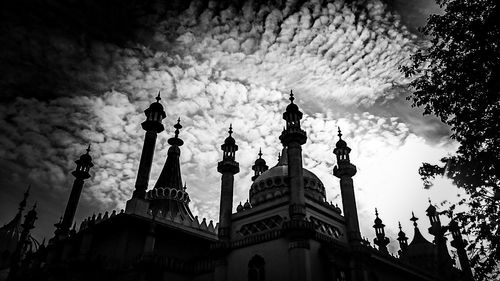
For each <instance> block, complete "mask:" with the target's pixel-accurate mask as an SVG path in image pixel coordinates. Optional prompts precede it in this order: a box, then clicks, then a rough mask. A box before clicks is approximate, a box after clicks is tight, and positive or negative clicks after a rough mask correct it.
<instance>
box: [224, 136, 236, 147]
mask: <svg viewBox="0 0 500 281" xmlns="http://www.w3.org/2000/svg"><path fill="white" fill-rule="evenodd" d="M224 144H225V145H235V144H236V141H235V140H234V138H233V137H232V136H229V137H227V138H226V139H225V140H224Z"/></svg>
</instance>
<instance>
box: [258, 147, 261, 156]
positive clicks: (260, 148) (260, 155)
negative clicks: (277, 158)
mask: <svg viewBox="0 0 500 281" xmlns="http://www.w3.org/2000/svg"><path fill="white" fill-rule="evenodd" d="M258 155H259V159H261V158H262V148H259V154H258Z"/></svg>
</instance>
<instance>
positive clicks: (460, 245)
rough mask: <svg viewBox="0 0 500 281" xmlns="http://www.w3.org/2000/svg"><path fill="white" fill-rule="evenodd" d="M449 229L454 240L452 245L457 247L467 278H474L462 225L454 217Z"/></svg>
mask: <svg viewBox="0 0 500 281" xmlns="http://www.w3.org/2000/svg"><path fill="white" fill-rule="evenodd" d="M448 227H449V230H450V232H451V237H452V238H453V240H452V241H451V243H450V244H451V246H452V247H453V248H455V249H457V255H458V260H459V262H460V268H461V269H462V272H463V273H464V275H465V277H466V278H467V279H466V280H473V276H472V270H471V267H470V263H469V257H468V256H467V251H466V250H465V246H467V241H465V240H464V239H463V238H462V234H461V233H460V227H459V226H458V223H457V222H456V221H455V220H454V219H452V220H451V221H450V224H449V225H448Z"/></svg>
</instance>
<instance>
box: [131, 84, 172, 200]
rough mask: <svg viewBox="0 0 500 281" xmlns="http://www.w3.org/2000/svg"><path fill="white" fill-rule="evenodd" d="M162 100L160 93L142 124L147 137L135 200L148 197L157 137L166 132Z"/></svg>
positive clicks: (136, 185)
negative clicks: (147, 191) (147, 192)
mask: <svg viewBox="0 0 500 281" xmlns="http://www.w3.org/2000/svg"><path fill="white" fill-rule="evenodd" d="M160 100H161V98H160V92H158V96H157V97H156V102H154V103H152V104H151V105H150V106H149V108H148V109H146V110H145V111H144V114H145V115H146V121H144V122H142V124H141V125H142V128H143V129H144V130H145V131H146V135H145V137H144V145H143V146H142V153H141V160H140V162H139V170H138V172H137V180H136V181H135V190H134V193H133V195H132V197H134V198H140V199H144V198H145V196H146V190H147V189H148V182H149V174H150V172H151V165H152V163H153V155H154V151H155V144H156V137H157V135H158V133H160V132H162V131H163V130H164V127H163V124H162V123H161V122H162V120H163V119H164V118H165V117H166V114H165V111H164V110H163V106H162V105H161V103H160Z"/></svg>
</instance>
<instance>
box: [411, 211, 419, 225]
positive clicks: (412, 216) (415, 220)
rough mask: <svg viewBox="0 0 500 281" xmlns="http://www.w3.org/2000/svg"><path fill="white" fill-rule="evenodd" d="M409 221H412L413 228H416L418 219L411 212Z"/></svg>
mask: <svg viewBox="0 0 500 281" xmlns="http://www.w3.org/2000/svg"><path fill="white" fill-rule="evenodd" d="M410 220H411V221H413V226H415V227H417V221H418V218H417V217H415V214H414V213H413V212H411V219H410Z"/></svg>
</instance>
